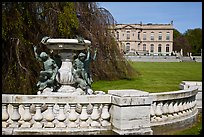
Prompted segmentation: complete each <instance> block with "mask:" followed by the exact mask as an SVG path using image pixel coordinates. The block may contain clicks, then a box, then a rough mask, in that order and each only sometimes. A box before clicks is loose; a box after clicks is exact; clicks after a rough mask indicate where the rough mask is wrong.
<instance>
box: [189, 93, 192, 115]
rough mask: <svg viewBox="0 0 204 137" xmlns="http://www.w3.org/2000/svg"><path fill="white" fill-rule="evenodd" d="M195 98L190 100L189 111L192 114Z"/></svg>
mask: <svg viewBox="0 0 204 137" xmlns="http://www.w3.org/2000/svg"><path fill="white" fill-rule="evenodd" d="M192 99H193V98H192V97H190V99H189V107H190V108H189V110H190V112H191V113H192V111H193V100H192Z"/></svg>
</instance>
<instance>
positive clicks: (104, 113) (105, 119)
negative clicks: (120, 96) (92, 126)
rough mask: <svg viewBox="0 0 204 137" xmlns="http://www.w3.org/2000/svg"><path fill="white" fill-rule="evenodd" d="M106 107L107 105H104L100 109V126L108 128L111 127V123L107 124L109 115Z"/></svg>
mask: <svg viewBox="0 0 204 137" xmlns="http://www.w3.org/2000/svg"><path fill="white" fill-rule="evenodd" d="M108 105H109V104H104V106H103V108H102V114H101V118H102V122H101V124H102V126H110V125H111V123H110V122H109V119H110V113H109V112H108Z"/></svg>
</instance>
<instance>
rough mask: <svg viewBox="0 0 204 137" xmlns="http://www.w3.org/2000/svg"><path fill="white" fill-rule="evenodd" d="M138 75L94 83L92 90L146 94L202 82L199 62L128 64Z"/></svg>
mask: <svg viewBox="0 0 204 137" xmlns="http://www.w3.org/2000/svg"><path fill="white" fill-rule="evenodd" d="M130 64H131V65H132V66H133V68H135V70H137V71H138V72H139V73H140V76H139V77H136V78H133V79H131V80H127V79H124V80H116V81H94V83H93V84H92V88H93V90H102V91H105V92H107V91H108V90H111V89H138V90H143V91H147V92H165V91H175V90H179V84H180V83H181V81H202V63H199V62H130Z"/></svg>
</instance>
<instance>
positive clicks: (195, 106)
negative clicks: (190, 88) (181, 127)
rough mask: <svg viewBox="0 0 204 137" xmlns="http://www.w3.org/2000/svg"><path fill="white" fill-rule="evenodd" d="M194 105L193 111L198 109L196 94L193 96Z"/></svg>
mask: <svg viewBox="0 0 204 137" xmlns="http://www.w3.org/2000/svg"><path fill="white" fill-rule="evenodd" d="M192 106H193V111H194V110H196V109H197V103H196V99H195V96H194V97H193V102H192Z"/></svg>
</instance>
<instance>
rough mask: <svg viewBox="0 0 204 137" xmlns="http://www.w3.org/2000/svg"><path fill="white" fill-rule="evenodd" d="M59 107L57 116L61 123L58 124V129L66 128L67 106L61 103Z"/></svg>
mask: <svg viewBox="0 0 204 137" xmlns="http://www.w3.org/2000/svg"><path fill="white" fill-rule="evenodd" d="M58 105H59V114H58V116H57V120H58V121H59V123H57V125H56V127H66V124H65V122H64V121H65V119H66V116H65V114H64V106H65V105H66V104H65V103H60V104H58Z"/></svg>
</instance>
